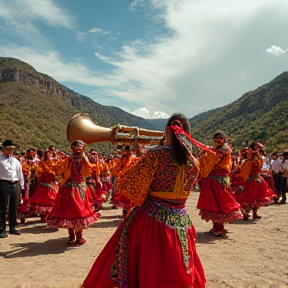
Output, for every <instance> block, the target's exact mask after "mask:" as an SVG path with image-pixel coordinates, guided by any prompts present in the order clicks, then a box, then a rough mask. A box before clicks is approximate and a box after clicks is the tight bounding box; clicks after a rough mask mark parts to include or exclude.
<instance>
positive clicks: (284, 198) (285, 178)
mask: <svg viewBox="0 0 288 288" xmlns="http://www.w3.org/2000/svg"><path fill="white" fill-rule="evenodd" d="M286 185H287V177H282V199H283V201H286V188H287V187H286Z"/></svg>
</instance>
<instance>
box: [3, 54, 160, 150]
mask: <svg viewBox="0 0 288 288" xmlns="http://www.w3.org/2000/svg"><path fill="white" fill-rule="evenodd" d="M0 109H1V113H0V131H1V140H2V141H4V140H5V139H13V141H15V142H16V143H18V145H19V146H20V147H21V149H26V148H28V147H30V146H36V147H37V148H39V149H40V148H41V149H43V148H46V147H48V146H49V145H55V146H56V147H58V149H62V150H65V149H67V146H68V147H69V142H68V141H67V139H66V128H67V124H68V122H69V120H70V119H71V117H72V116H73V115H75V114H77V113H88V114H89V116H90V117H91V119H92V120H93V122H94V123H95V124H97V125H101V126H104V127H112V126H114V125H117V124H122V125H129V126H137V127H141V128H146V129H151V130H156V128H155V126H154V125H153V124H151V123H150V122H148V121H146V120H145V119H143V118H140V117H137V116H134V115H132V114H129V113H127V112H125V111H123V110H121V109H119V108H117V107H111V106H104V105H100V104H99V103H97V102H95V101H93V100H92V99H90V98H88V97H86V96H83V95H80V94H77V93H75V92H73V91H72V90H70V89H68V88H67V87H65V86H63V85H61V84H59V83H58V82H57V81H55V80H54V79H53V78H51V77H50V76H48V75H45V74H42V73H39V72H37V71H36V70H35V69H34V68H33V67H31V66H30V65H29V64H27V63H25V62H23V61H20V60H18V59H14V58H4V57H0ZM98 146H99V145H97V147H98ZM101 147H104V149H105V147H107V145H104V146H103V145H102V144H101V145H100V148H99V147H98V148H99V149H102V148H101Z"/></svg>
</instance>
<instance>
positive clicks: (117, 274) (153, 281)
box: [82, 113, 206, 288]
mask: <svg viewBox="0 0 288 288" xmlns="http://www.w3.org/2000/svg"><path fill="white" fill-rule="evenodd" d="M189 130H190V127H189V122H188V119H187V118H186V117H185V116H184V115H182V114H180V113H177V114H173V115H172V116H171V117H170V118H169V120H168V122H167V125H166V129H165V145H163V146H159V147H153V148H150V149H149V150H148V152H147V153H144V154H143V156H142V158H141V160H139V162H137V163H136V164H135V165H133V166H132V167H131V168H130V169H126V170H125V171H124V172H123V173H120V175H118V179H117V183H116V190H118V189H119V190H121V193H123V194H124V195H125V196H126V197H128V198H129V199H130V200H131V202H132V203H133V204H134V205H135V207H134V208H133V209H132V211H131V212H130V213H129V215H128V216H127V217H126V218H125V219H124V220H123V221H122V222H121V224H120V226H119V227H118V229H117V230H116V232H115V233H114V235H113V236H112V237H111V239H110V240H109V242H108V243H107V244H106V246H105V247H104V249H103V251H102V252H101V253H100V255H99V256H98V258H97V259H96V261H95V263H94V265H93V266H92V268H91V270H90V272H89V274H88V276H87V278H86V279H85V281H84V283H83V285H82V288H92V287H103V288H104V287H157V288H164V287H165V288H166V287H170V288H184V287H185V288H186V287H193V288H196V287H197V288H202V287H205V282H206V280H205V275H204V270H203V268H202V264H201V262H200V259H199V257H198V255H197V252H196V246H195V229H194V227H193V225H192V222H191V220H190V219H189V216H188V214H187V213H186V209H185V202H186V200H187V198H188V197H189V194H190V191H191V190H192V185H193V182H194V180H195V179H196V178H197V175H198V172H199V166H198V162H197V161H196V159H195V158H194V157H193V155H192V151H191V147H192V144H191V142H190V141H189V136H190V135H189ZM190 137H191V136H190Z"/></svg>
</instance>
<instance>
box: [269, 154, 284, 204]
mask: <svg viewBox="0 0 288 288" xmlns="http://www.w3.org/2000/svg"><path fill="white" fill-rule="evenodd" d="M271 158H272V164H271V171H272V176H273V181H274V186H275V188H276V191H277V195H278V197H277V198H275V199H274V202H275V203H277V202H278V200H279V198H280V196H281V181H282V172H281V159H280V157H279V155H278V153H276V152H274V153H273V154H272V155H271Z"/></svg>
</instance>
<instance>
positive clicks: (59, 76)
mask: <svg viewBox="0 0 288 288" xmlns="http://www.w3.org/2000/svg"><path fill="white" fill-rule="evenodd" d="M8 46H9V48H7V47H4V46H0V53H1V54H2V55H9V57H14V58H18V59H21V60H22V61H24V62H26V63H28V64H30V65H31V66H33V68H35V69H36V70H37V71H39V72H41V73H45V74H48V75H49V76H51V77H53V78H54V79H55V80H56V81H60V82H74V83H79V84H85V85H90V86H100V87H101V86H114V85H115V83H114V80H113V79H109V77H105V75H103V73H101V74H100V73H99V74H98V73H95V72H93V71H91V70H89V69H87V68H86V67H85V66H84V65H82V64H81V63H80V62H77V61H75V62H70V63H67V62H64V61H62V60H61V58H60V55H59V53H58V52H56V51H47V52H46V53H45V54H42V53H37V51H35V50H33V49H30V48H27V47H26V48H25V47H13V45H8ZM76 92H77V91H76Z"/></svg>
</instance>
